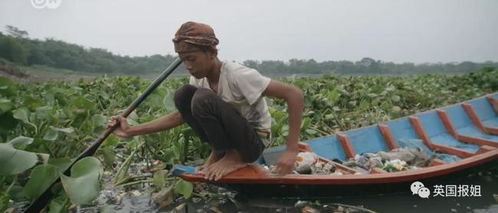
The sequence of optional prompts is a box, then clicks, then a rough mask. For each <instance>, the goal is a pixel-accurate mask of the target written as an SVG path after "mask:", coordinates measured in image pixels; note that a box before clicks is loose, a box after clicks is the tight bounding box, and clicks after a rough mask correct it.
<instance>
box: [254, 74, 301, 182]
mask: <svg viewBox="0 0 498 213" xmlns="http://www.w3.org/2000/svg"><path fill="white" fill-rule="evenodd" d="M263 95H265V96H273V97H277V98H281V99H284V100H285V101H286V103H287V112H288V113H289V118H288V123H289V135H288V136H287V149H286V150H285V152H284V153H282V155H281V156H280V158H279V161H278V163H277V171H278V173H279V174H281V175H284V174H288V173H290V171H291V170H292V168H293V167H294V162H295V160H296V155H297V153H298V151H299V149H298V142H299V132H300V128H301V120H302V116H303V108H304V95H303V92H302V91H301V90H300V89H299V88H297V87H295V86H293V85H290V84H286V83H282V82H280V81H276V80H271V82H270V84H269V85H268V87H267V88H266V89H265V91H263Z"/></svg>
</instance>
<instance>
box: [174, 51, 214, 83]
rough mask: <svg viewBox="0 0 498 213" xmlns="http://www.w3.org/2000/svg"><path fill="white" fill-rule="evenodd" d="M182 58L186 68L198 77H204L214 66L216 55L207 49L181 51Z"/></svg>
mask: <svg viewBox="0 0 498 213" xmlns="http://www.w3.org/2000/svg"><path fill="white" fill-rule="evenodd" d="M179 55H180V58H181V59H182V60H183V64H184V65H185V68H187V70H188V72H189V73H190V74H191V75H192V76H194V77H195V78H197V79H201V78H204V77H206V76H207V75H208V73H209V71H211V69H212V68H213V67H214V60H213V59H214V57H212V54H211V52H209V51H207V52H204V51H200V50H199V51H194V52H186V53H179Z"/></svg>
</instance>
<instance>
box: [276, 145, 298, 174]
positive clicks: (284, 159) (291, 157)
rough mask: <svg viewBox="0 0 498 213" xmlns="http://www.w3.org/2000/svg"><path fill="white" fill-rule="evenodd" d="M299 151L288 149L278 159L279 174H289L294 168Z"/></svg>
mask: <svg viewBox="0 0 498 213" xmlns="http://www.w3.org/2000/svg"><path fill="white" fill-rule="evenodd" d="M298 152H299V151H298V150H297V149H286V150H285V151H284V152H283V153H282V154H281V155H280V158H279V159H278V162H277V168H276V169H277V173H278V174H279V175H286V174H289V173H290V172H291V171H292V169H293V168H294V163H295V162H296V156H297V153H298Z"/></svg>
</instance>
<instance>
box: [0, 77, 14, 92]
mask: <svg viewBox="0 0 498 213" xmlns="http://www.w3.org/2000/svg"><path fill="white" fill-rule="evenodd" d="M0 85H2V86H0V95H4V96H7V97H9V96H13V95H15V94H16V90H17V86H16V84H15V83H14V82H12V81H11V80H10V79H8V78H6V77H3V76H0Z"/></svg>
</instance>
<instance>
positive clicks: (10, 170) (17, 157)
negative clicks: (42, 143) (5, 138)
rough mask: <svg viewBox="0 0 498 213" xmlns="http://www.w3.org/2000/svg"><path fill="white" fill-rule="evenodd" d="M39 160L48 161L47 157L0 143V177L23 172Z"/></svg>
mask: <svg viewBox="0 0 498 213" xmlns="http://www.w3.org/2000/svg"><path fill="white" fill-rule="evenodd" d="M39 159H48V155H47V154H41V153H34V152H26V151H23V150H18V149H15V148H14V147H13V146H12V144H10V143H0V165H2V166H0V175H15V174H19V173H21V172H24V171H26V170H27V169H29V168H31V167H33V166H34V165H35V164H36V163H38V161H39Z"/></svg>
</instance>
